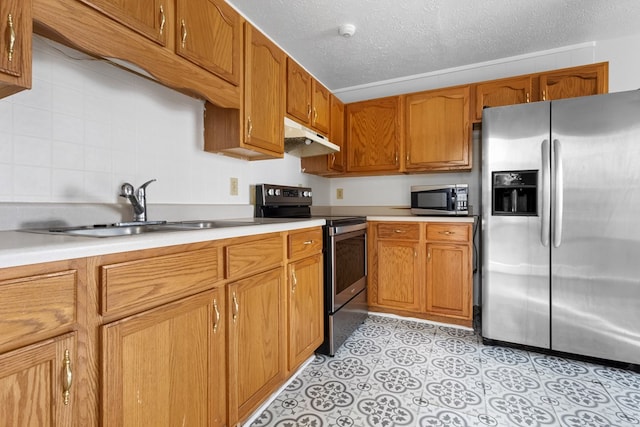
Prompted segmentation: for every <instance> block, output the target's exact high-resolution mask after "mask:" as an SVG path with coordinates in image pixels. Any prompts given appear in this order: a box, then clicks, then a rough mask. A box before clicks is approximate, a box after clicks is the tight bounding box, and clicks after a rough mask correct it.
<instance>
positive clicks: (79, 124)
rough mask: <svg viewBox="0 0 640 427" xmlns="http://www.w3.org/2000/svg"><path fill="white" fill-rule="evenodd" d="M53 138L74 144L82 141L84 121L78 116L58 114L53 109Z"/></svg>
mask: <svg viewBox="0 0 640 427" xmlns="http://www.w3.org/2000/svg"><path fill="white" fill-rule="evenodd" d="M54 111H55V110H54ZM53 139H54V140H56V141H66V142H73V143H76V144H82V143H84V121H83V120H82V119H81V118H79V117H74V116H70V115H67V114H59V113H58V112H57V111H55V112H54V113H53Z"/></svg>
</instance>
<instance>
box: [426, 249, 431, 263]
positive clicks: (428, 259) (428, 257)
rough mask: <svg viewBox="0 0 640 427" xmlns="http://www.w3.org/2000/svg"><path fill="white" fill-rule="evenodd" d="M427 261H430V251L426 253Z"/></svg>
mask: <svg viewBox="0 0 640 427" xmlns="http://www.w3.org/2000/svg"><path fill="white" fill-rule="evenodd" d="M427 261H431V249H429V251H428V252H427Z"/></svg>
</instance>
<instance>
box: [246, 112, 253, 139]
mask: <svg viewBox="0 0 640 427" xmlns="http://www.w3.org/2000/svg"><path fill="white" fill-rule="evenodd" d="M252 131H253V122H252V121H251V116H249V117H247V137H248V138H251V132H252Z"/></svg>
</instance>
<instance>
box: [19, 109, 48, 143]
mask: <svg viewBox="0 0 640 427" xmlns="http://www.w3.org/2000/svg"><path fill="white" fill-rule="evenodd" d="M52 116H53V113H52V112H51V110H46V109H42V108H40V106H37V107H35V108H34V107H28V106H25V105H20V104H13V132H14V134H16V135H25V136H34V137H37V138H49V139H51V136H52V133H53V131H52Z"/></svg>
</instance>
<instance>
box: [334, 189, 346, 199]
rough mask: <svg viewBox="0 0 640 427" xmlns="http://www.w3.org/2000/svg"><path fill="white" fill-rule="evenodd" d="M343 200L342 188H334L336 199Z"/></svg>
mask: <svg viewBox="0 0 640 427" xmlns="http://www.w3.org/2000/svg"><path fill="white" fill-rule="evenodd" d="M343 198H344V190H343V189H342V188H336V199H338V200H342V199H343Z"/></svg>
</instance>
